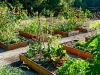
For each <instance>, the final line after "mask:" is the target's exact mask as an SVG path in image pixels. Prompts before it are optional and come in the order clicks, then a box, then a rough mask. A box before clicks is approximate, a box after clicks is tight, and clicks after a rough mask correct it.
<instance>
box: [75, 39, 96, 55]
mask: <svg viewBox="0 0 100 75" xmlns="http://www.w3.org/2000/svg"><path fill="white" fill-rule="evenodd" d="M96 41H97V40H94V42H92V43H91V44H90V45H89V46H88V48H86V47H85V44H86V42H85V41H77V42H75V43H74V45H73V47H74V48H76V49H79V50H83V51H85V52H89V53H91V51H92V50H93V49H94V48H96V45H97V42H96Z"/></svg>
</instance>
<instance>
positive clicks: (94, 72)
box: [85, 22, 100, 75]
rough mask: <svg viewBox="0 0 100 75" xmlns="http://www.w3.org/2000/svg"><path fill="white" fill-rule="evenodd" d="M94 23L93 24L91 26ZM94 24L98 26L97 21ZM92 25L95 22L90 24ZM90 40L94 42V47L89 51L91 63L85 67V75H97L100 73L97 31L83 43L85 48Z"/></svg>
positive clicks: (99, 34)
mask: <svg viewBox="0 0 100 75" xmlns="http://www.w3.org/2000/svg"><path fill="white" fill-rule="evenodd" d="M93 25H94V26H93ZM96 26H98V22H97V23H96ZM92 27H95V23H94V24H92ZM92 42H94V43H95V45H96V47H95V48H93V50H92V51H91V54H92V58H91V59H90V60H92V63H91V64H90V65H89V67H88V68H87V71H88V72H87V73H86V75H88V74H90V75H99V74H100V71H99V69H100V33H97V34H96V35H95V36H92V37H91V39H90V40H89V41H88V42H87V43H86V44H85V47H86V48H87V47H88V46H89V45H90V44H91V43H92Z"/></svg>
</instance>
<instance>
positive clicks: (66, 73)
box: [58, 59, 89, 75]
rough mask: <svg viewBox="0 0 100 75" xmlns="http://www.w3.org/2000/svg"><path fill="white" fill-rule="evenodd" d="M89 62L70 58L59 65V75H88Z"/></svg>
mask: <svg viewBox="0 0 100 75" xmlns="http://www.w3.org/2000/svg"><path fill="white" fill-rule="evenodd" d="M88 65H89V63H88V62H86V61H84V60H82V59H69V60H67V61H66V62H65V63H64V65H63V66H61V67H58V73H59V75H86V69H87V68H88Z"/></svg>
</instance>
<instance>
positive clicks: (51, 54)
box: [44, 37, 67, 66]
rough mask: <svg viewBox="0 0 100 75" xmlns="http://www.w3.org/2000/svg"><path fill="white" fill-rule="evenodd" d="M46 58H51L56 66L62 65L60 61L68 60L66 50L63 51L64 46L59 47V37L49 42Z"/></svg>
mask: <svg viewBox="0 0 100 75" xmlns="http://www.w3.org/2000/svg"><path fill="white" fill-rule="evenodd" d="M44 57H45V58H46V57H48V58H50V60H52V61H53V64H54V65H55V66H56V65H57V64H58V65H60V64H59V63H60V62H59V61H60V59H62V61H65V60H66V59H67V57H66V50H63V49H62V45H59V43H58V39H57V37H54V38H53V39H51V40H50V41H49V42H48V48H47V49H46V50H45V53H44Z"/></svg>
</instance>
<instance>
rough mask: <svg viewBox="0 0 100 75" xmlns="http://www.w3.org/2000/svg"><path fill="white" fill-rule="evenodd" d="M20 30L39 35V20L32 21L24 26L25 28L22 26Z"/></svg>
mask: <svg viewBox="0 0 100 75" xmlns="http://www.w3.org/2000/svg"><path fill="white" fill-rule="evenodd" d="M20 30H21V31H23V32H27V33H29V34H33V35H39V27H38V22H37V21H32V22H30V23H29V24H28V25H26V26H24V27H23V28H20Z"/></svg>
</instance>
